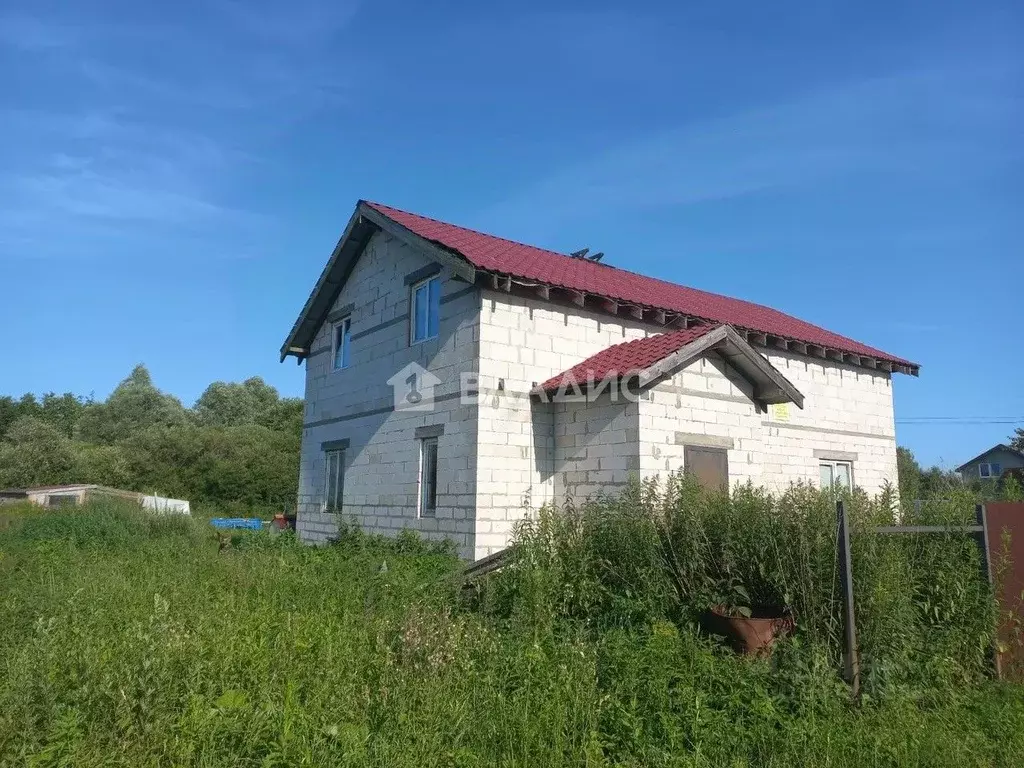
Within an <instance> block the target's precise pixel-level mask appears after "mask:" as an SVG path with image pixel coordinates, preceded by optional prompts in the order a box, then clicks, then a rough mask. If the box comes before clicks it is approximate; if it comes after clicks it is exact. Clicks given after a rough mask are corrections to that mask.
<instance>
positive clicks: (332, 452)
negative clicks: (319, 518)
mask: <svg viewBox="0 0 1024 768" xmlns="http://www.w3.org/2000/svg"><path fill="white" fill-rule="evenodd" d="M346 452H347V449H346V448H342V447H339V448H329V449H326V450H325V451H324V511H325V512H341V511H342V510H343V509H344V508H345V454H346ZM332 461H333V462H334V464H335V466H334V468H333V472H332V467H331V464H332ZM332 474H333V477H332ZM332 480H333V483H332ZM332 486H333V487H332ZM332 497H333V498H332Z"/></svg>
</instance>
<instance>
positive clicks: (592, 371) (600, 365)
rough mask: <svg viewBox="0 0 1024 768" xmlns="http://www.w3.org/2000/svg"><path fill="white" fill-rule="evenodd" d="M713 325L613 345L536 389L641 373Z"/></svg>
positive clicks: (540, 389) (600, 380)
mask: <svg viewBox="0 0 1024 768" xmlns="http://www.w3.org/2000/svg"><path fill="white" fill-rule="evenodd" d="M713 327H714V326H710V325H698V326H694V327H693V328H687V329H685V330H682V331H672V332H671V333H662V334H659V335H657V336H648V337H647V338H646V339H634V340H633V341H624V342H622V343H621V344H613V345H612V346H610V347H608V348H606V349H602V350H601V351H600V352H598V353H597V354H596V355H591V356H590V357H588V358H587V359H586V360H583V361H581V362H579V363H577V364H576V365H574V366H573V367H572V368H569V369H568V370H565V371H562V372H561V373H557V374H555V375H554V376H552V377H551V378H550V379H548V380H547V381H545V382H542V383H540V384H538V385H537V386H536V387H535V388H534V389H535V390H538V391H544V392H554V391H555V390H557V389H558V388H559V387H560V386H562V383H563V382H569V381H572V382H576V383H578V384H583V383H585V382H587V381H590V380H593V381H595V382H602V381H605V380H606V379H608V377H609V376H611V375H615V376H616V377H617V378H625V377H629V376H636V375H639V373H640V371H642V370H643V369H644V368H647V367H649V366H651V365H654V364H655V363H656V362H658V361H659V360H661V359H663V358H665V357H667V356H668V355H671V354H672V353H673V352H677V351H679V350H680V349H682V348H683V347H685V346H686V345H687V344H689V343H690V342H691V341H696V340H697V339H699V338H700V337H701V336H703V335H704V334H706V333H707V332H708V331H710V330H711V329H712V328H713Z"/></svg>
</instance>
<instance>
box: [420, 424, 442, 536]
mask: <svg viewBox="0 0 1024 768" xmlns="http://www.w3.org/2000/svg"><path fill="white" fill-rule="evenodd" d="M439 450H440V446H439V443H438V438H437V437H436V436H434V437H421V438H420V476H419V489H418V490H419V493H418V494H417V497H418V498H417V503H416V507H417V514H418V516H419V517H420V518H433V517H437V474H438V471H437V464H438V454H439Z"/></svg>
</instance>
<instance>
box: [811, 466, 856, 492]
mask: <svg viewBox="0 0 1024 768" xmlns="http://www.w3.org/2000/svg"><path fill="white" fill-rule="evenodd" d="M818 475H819V477H820V478H821V487H822V488H834V489H836V490H839V489H845V490H850V489H851V488H852V487H853V464H852V463H851V462H849V461H831V460H829V459H820V460H819V461H818Z"/></svg>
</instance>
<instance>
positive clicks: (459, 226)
mask: <svg viewBox="0 0 1024 768" xmlns="http://www.w3.org/2000/svg"><path fill="white" fill-rule="evenodd" d="M360 202H363V203H366V204H367V205H370V206H373V207H375V208H385V209H387V210H390V211H395V212H396V213H403V214H405V215H406V216H415V217H416V218H417V219H423V220H424V221H430V222H433V223H434V224H440V225H441V226H444V227H452V228H454V229H461V230H463V231H464V232H472V233H473V234H474V235H479V236H481V237H487V238H490V239H492V240H501V241H502V242H505V243H511V244H512V245H518V246H520V247H522V248H531V249H533V250H535V251H541V252H542V253H548V254H551V255H552V256H560V257H561V258H563V259H568V260H569V261H571V262H573V263H583V264H593V265H594V266H598V267H612V268H613V269H616V270H618V271H619V272H622V273H624V274H627V275H633V276H635V277H640V278H643V279H644V280H653V281H655V282H657V283H661V284H662V285H664V286H667V287H669V288H685V289H686V290H688V291H694V292H696V293H702V294H704V295H705V296H714V297H715V298H718V299H726V300H727V301H739V302H743V303H744V304H749V305H750V306H752V307H758V308H760V309H768V310H771V311H772V312H778V313H779V314H781V315H786V316H787V317H795V316H793V315H789V314H788V313H786V312H783V311H782V310H781V309H777V308H776V307H771V306H768V305H767V304H759V303H758V302H756V301H751V300H750V299H741V298H737V297H736V296H730V295H728V294H726V293H718V292H717V291H709V290H706V289H704V288H695V287H694V286H692V285H683V284H682V283H674V282H672V281H671V280H666V279H665V278H662V277H656V276H655V275H649V274H646V273H644V272H636V271H634V270H632V269H628V268H626V267H620V266H618V265H614V264H605V263H603V262H599V261H590V260H589V259H585V258H584V259H577V258H574V257H573V256H570V255H569V254H567V253H560V252H559V251H553V250H551V249H550V248H542V247H541V246H539V245H533V244H532V243H524V242H522V241H521V240H513V239H512V238H509V237H502V236H501V235H495V234H493V233H491V232H484V231H482V230H479V229H473V228H472V227H467V226H464V225H462V224H454V223H452V222H450V221H444V220H442V219H435V218H434V217H433V216H424V215H423V214H422V213H416V212H415V211H407V210H405V209H404V208H396V207H395V206H393V205H388V204H387V203H379V202H376V201H374V200H360ZM446 247H447V246H446ZM651 306H654V305H651ZM695 317H700V316H699V315H695ZM702 319H704V320H708V321H711V322H714V318H702ZM795 319H799V318H795ZM801 322H805V323H808V325H816V324H815V323H809V322H808V321H806V320H804V321H801ZM816 327H818V328H821V329H822V330H828V329H827V328H824V327H823V326H817V325H816ZM829 333H832V334H835V335H836V336H843V334H841V333H836V332H835V331H829ZM843 338H846V339H848V340H849V341H854V342H856V339H851V338H849V337H848V336H843ZM857 343H859V342H857Z"/></svg>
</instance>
